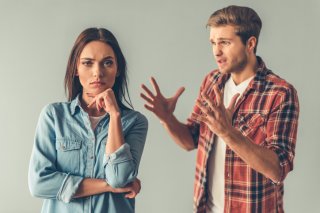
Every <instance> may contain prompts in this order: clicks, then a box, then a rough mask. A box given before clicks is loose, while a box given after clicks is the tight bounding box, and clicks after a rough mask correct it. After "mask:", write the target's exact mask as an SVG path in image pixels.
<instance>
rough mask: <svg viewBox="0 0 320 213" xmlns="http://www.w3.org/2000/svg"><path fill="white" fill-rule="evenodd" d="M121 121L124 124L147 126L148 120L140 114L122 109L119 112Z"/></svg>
mask: <svg viewBox="0 0 320 213" xmlns="http://www.w3.org/2000/svg"><path fill="white" fill-rule="evenodd" d="M121 119H122V120H123V121H126V122H130V123H131V122H133V123H137V122H138V123H144V124H145V125H148V119H147V118H146V116H145V115H143V114H142V113H141V112H139V111H136V110H133V109H124V110H122V111H121Z"/></svg>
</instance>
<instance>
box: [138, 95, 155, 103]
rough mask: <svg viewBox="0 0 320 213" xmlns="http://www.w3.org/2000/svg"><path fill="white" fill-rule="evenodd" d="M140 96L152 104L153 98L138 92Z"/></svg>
mask: <svg viewBox="0 0 320 213" xmlns="http://www.w3.org/2000/svg"><path fill="white" fill-rule="evenodd" d="M140 97H141V98H143V99H144V100H145V101H147V102H148V103H149V104H153V100H152V99H151V98H149V97H147V96H146V95H145V94H143V93H140Z"/></svg>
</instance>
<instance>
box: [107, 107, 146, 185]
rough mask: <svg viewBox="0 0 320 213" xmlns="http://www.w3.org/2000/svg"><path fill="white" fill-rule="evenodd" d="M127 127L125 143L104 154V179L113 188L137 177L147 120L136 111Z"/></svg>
mask: <svg viewBox="0 0 320 213" xmlns="http://www.w3.org/2000/svg"><path fill="white" fill-rule="evenodd" d="M128 128H129V129H128V130H124V139H125V144H123V145H122V146H121V147H119V149H118V150H116V151H115V152H114V153H112V154H110V155H105V156H104V163H103V165H104V168H105V175H106V181H107V183H108V184H109V185H111V186H112V187H114V188H119V187H123V186H125V185H126V184H128V183H130V182H132V181H133V180H134V179H135V178H136V177H137V175H138V168H139V164H140V160H141V156H142V152H143V148H144V144H145V140H146V136H147V131H148V121H147V119H146V118H145V117H144V116H143V115H142V114H140V113H138V115H137V117H136V118H135V119H134V122H133V123H132V125H130V127H128Z"/></svg>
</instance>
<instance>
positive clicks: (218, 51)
mask: <svg viewBox="0 0 320 213" xmlns="http://www.w3.org/2000/svg"><path fill="white" fill-rule="evenodd" d="M221 54H222V50H221V47H220V45H216V46H213V55H214V56H221Z"/></svg>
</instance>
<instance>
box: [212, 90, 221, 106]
mask: <svg viewBox="0 0 320 213" xmlns="http://www.w3.org/2000/svg"><path fill="white" fill-rule="evenodd" d="M213 91H214V93H215V95H216V102H217V106H221V104H223V97H222V93H221V92H220V90H219V88H218V86H216V85H215V86H214V87H213Z"/></svg>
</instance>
